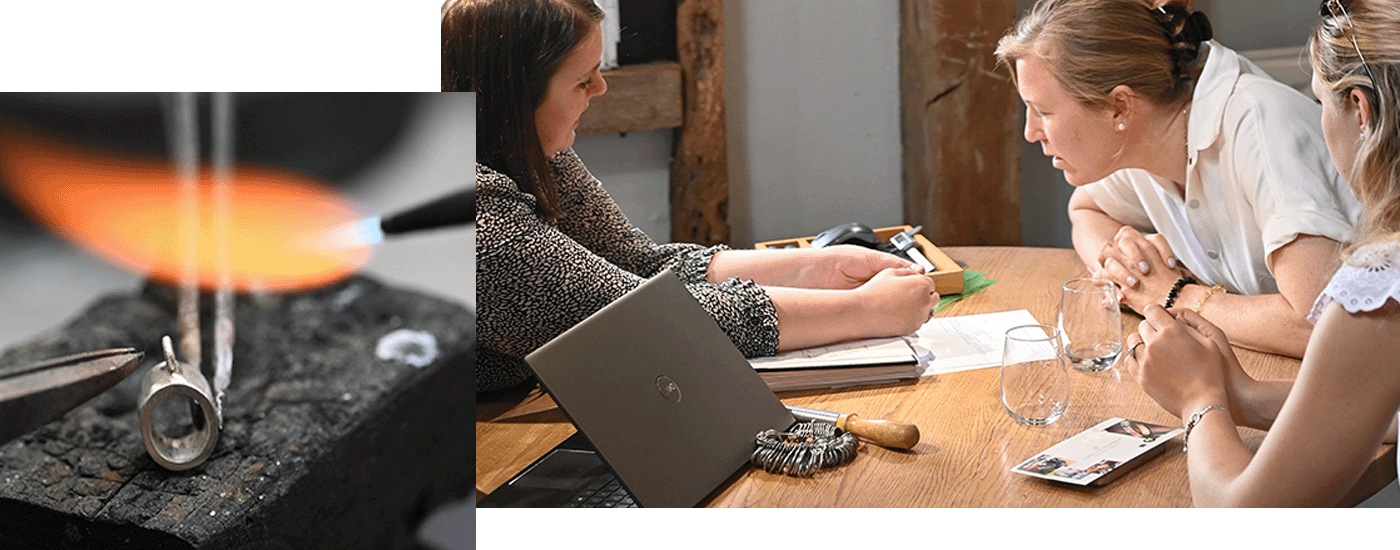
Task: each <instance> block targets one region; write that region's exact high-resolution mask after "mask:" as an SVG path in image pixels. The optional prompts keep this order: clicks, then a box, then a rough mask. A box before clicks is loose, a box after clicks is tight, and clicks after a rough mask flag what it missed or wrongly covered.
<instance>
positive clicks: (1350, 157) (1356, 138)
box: [1124, 0, 1400, 507]
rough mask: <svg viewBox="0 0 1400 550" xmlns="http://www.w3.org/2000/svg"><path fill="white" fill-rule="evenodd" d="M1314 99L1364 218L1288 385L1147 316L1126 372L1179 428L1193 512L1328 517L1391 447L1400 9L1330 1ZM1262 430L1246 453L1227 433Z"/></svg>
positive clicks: (1162, 313) (1190, 316)
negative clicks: (1261, 510)
mask: <svg viewBox="0 0 1400 550" xmlns="http://www.w3.org/2000/svg"><path fill="white" fill-rule="evenodd" d="M1321 12H1322V23H1321V24H1320V25H1318V27H1317V30H1316V31H1314V33H1313V35H1312V39H1311V40H1310V42H1309V47H1310V49H1311V56H1312V67H1313V83H1312V89H1313V93H1314V95H1316V96H1317V97H1318V98H1319V99H1320V100H1321V101H1322V113H1321V120H1322V128H1323V133H1324V134H1325V135H1326V137H1327V148H1328V150H1330V151H1331V154H1332V158H1333V160H1334V162H1335V163H1336V167H1337V169H1338V170H1339V171H1341V172H1342V173H1343V174H1344V175H1346V176H1347V179H1348V181H1350V182H1351V188H1352V189H1353V190H1354V191H1356V196H1358V197H1360V198H1361V201H1362V204H1363V205H1364V206H1365V216H1364V217H1363V221H1362V224H1361V225H1360V227H1359V229H1358V232H1357V238H1356V241H1355V242H1354V243H1353V244H1351V245H1350V246H1349V247H1348V249H1347V252H1346V253H1345V257H1346V259H1345V262H1344V264H1343V265H1342V267H1341V268H1340V269H1338V270H1337V272H1336V273H1335V274H1334V275H1333V276H1332V279H1331V281H1330V282H1329V283H1328V284H1327V285H1326V287H1325V288H1324V289H1323V291H1322V293H1321V295H1319V296H1318V298H1317V301H1316V302H1315V303H1314V304H1313V307H1312V313H1311V314H1310V315H1309V320H1311V321H1312V322H1314V323H1316V328H1315V329H1313V331H1312V338H1311V339H1310V340H1309V341H1308V343H1307V354H1306V355H1304V356H1303V364H1302V366H1301V367H1300V368H1299V370H1298V376H1297V378H1296V379H1295V380H1255V379H1253V378H1252V377H1250V376H1249V374H1248V373H1246V372H1245V371H1244V370H1243V369H1241V368H1240V363H1239V360H1238V359H1236V358H1235V354H1234V351H1233V350H1232V349H1231V348H1230V345H1229V344H1228V343H1227V342H1226V340H1225V336H1224V334H1222V333H1221V331H1220V329H1219V328H1217V327H1216V326H1215V325H1214V324H1212V323H1211V322H1209V321H1206V320H1205V319H1203V318H1201V316H1200V315H1197V314H1195V313H1193V312H1190V311H1179V312H1177V313H1176V315H1173V314H1172V313H1169V312H1167V311H1166V310H1164V309H1162V308H1161V307H1160V306H1150V307H1148V309H1147V311H1146V312H1145V313H1146V316H1147V318H1146V320H1144V321H1143V322H1142V323H1141V324H1140V325H1139V326H1138V331H1137V334H1134V335H1131V336H1130V337H1129V338H1128V342H1127V344H1128V345H1129V346H1130V348H1129V352H1128V354H1127V356H1126V357H1125V359H1124V364H1125V365H1126V366H1127V368H1128V370H1129V371H1130V372H1132V374H1133V376H1134V377H1136V378H1137V380H1138V383H1140V384H1141V385H1142V388H1143V389H1144V390H1146V391H1147V393H1148V394H1149V395H1151V396H1152V398H1153V399H1155V400H1156V401H1157V403H1158V404H1160V405H1161V406H1162V408H1164V409H1166V410H1167V411H1169V412H1171V413H1172V414H1174V415H1176V416H1177V417H1179V418H1181V420H1182V423H1183V424H1184V425H1185V426H1186V440H1185V442H1184V443H1185V445H1184V446H1185V447H1186V448H1187V449H1188V453H1189V456H1188V458H1187V465H1188V469H1189V473H1190V481H1191V494H1192V496H1193V498H1194V499H1195V503H1196V505H1197V506H1254V507H1276V506H1334V505H1336V504H1338V502H1339V501H1340V500H1341V499H1342V498H1343V497H1344V496H1345V495H1346V494H1347V492H1348V491H1349V490H1351V488H1352V486H1353V485H1355V484H1356V482H1357V480H1359V479H1360V478H1361V476H1362V474H1363V473H1364V472H1365V471H1366V469H1367V467H1368V466H1369V465H1370V464H1371V461H1372V459H1373V458H1375V456H1376V453H1377V451H1378V450H1379V448H1380V445H1381V443H1382V442H1390V443H1394V442H1395V437H1396V419H1397V411H1400V367H1397V365H1396V361H1395V358H1396V357H1400V122H1397V121H1400V105H1397V103H1396V97H1397V94H1400V1H1397V0H1325V1H1324V2H1322V6H1321ZM1236 425H1239V426H1249V427H1252V428H1256V429H1261V430H1268V434H1266V435H1265V437H1264V441H1263V443H1261V444H1260V445H1259V450H1258V451H1257V452H1253V453H1251V452H1250V450H1249V448H1248V447H1246V446H1245V445H1244V443H1243V442H1242V441H1241V440H1240V434H1239V431H1238V430H1237V429H1236V428H1235V427H1236Z"/></svg>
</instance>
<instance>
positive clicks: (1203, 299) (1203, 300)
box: [1191, 285, 1225, 313]
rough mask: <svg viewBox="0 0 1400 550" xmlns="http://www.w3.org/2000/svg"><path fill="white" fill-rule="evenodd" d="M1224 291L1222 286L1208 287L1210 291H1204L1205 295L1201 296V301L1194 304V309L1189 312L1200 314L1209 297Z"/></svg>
mask: <svg viewBox="0 0 1400 550" xmlns="http://www.w3.org/2000/svg"><path fill="white" fill-rule="evenodd" d="M1224 290H1225V287H1224V286H1221V285H1215V286H1213V287H1210V290H1207V291H1206V295H1205V296H1201V301H1199V302H1196V307H1195V308H1193V309H1192V310H1191V311H1194V312H1196V313H1200V312H1201V306H1204V305H1206V300H1208V299H1210V297H1211V296H1212V295H1214V294H1215V293H1217V292H1222V291H1224Z"/></svg>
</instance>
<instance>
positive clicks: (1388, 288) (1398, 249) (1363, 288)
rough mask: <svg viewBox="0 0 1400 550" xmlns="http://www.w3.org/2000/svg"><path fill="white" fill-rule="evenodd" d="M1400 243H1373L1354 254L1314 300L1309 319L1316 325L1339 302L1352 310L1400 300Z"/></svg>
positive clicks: (1346, 308) (1372, 307)
mask: <svg viewBox="0 0 1400 550" xmlns="http://www.w3.org/2000/svg"><path fill="white" fill-rule="evenodd" d="M1397 260H1400V242H1396V241H1382V242H1378V243H1372V244H1368V245H1365V246H1362V247H1361V248H1358V249H1357V250H1356V252H1354V253H1352V255H1351V257H1350V258H1347V261H1346V263H1345V264H1343V265H1342V267H1341V269H1338V270H1337V273H1336V274H1335V275H1333V276H1332V280H1331V282H1328V283H1327V288H1324V289H1322V294H1319V295H1318V297H1317V301H1315V302H1313V307H1312V311H1311V312H1309V313H1308V321H1309V322H1311V323H1313V324H1316V323H1317V320H1318V319H1319V318H1321V316H1322V310H1323V309H1324V308H1326V307H1327V305H1328V304H1331V303H1332V302H1337V304H1338V305H1340V306H1342V308H1343V309H1345V310H1347V312H1348V313H1356V312H1358V311H1374V310H1376V309H1378V308H1380V307H1381V306H1383V305H1385V302H1386V300H1389V299H1394V300H1396V301H1397V302H1400V262H1398V261H1397Z"/></svg>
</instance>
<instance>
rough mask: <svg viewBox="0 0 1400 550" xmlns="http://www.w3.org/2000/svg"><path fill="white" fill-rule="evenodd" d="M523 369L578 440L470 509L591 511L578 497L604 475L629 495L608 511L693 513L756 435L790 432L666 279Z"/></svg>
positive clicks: (739, 360)
mask: <svg viewBox="0 0 1400 550" xmlns="http://www.w3.org/2000/svg"><path fill="white" fill-rule="evenodd" d="M525 360H526V362H527V363H529V364H530V367H531V368H532V369H534V371H535V374H536V375H537V376H538V377H539V380H540V383H541V384H542V385H543V386H544V388H545V389H546V390H548V391H549V393H550V394H551V395H552V396H553V397H554V401H555V402H556V403H558V405H559V408H560V409H561V410H563V411H564V414H565V415H566V416H568V418H569V420H570V421H572V422H573V423H574V425H575V426H576V427H578V429H579V432H580V433H579V434H578V435H577V436H576V437H574V438H570V440H569V441H566V442H565V443H564V444H561V445H560V447H557V448H555V449H554V450H552V451H550V453H548V454H546V455H545V456H544V457H542V458H541V459H540V460H538V461H536V462H535V463H534V464H531V465H530V466H529V467H527V468H526V469H525V470H524V471H522V472H521V473H520V474H517V475H516V476H515V477H514V478H512V479H511V480H510V481H509V482H507V483H506V484H505V485H502V486H501V487H500V488H498V489H497V490H496V491H494V492H492V493H491V494H490V495H488V496H487V497H486V498H484V499H482V500H481V501H480V502H478V505H479V506H570V505H583V504H594V503H592V502H587V501H583V500H580V497H581V495H580V494H579V493H580V491H585V490H589V489H593V488H596V487H599V486H600V485H601V484H603V483H605V480H606V479H607V478H609V477H611V476H613V475H615V477H616V482H615V483H616V484H617V485H619V486H620V487H619V488H620V489H625V493H630V495H629V496H625V497H621V498H618V497H616V496H613V497H609V498H613V499H617V500H616V501H615V502H622V503H624V504H625V503H628V502H634V503H636V504H638V505H641V506H647V507H688V506H695V505H696V504H698V503H700V502H701V501H702V500H704V498H705V497H706V496H708V495H709V494H710V493H711V492H713V491H714V490H715V489H716V488H718V487H719V486H720V485H721V484H723V483H724V482H725V481H726V480H727V479H728V478H729V477H730V476H732V475H734V473H735V472H736V471H738V470H739V469H740V468H742V467H744V465H745V464H746V463H747V462H748V460H749V456H750V455H751V454H752V453H753V450H754V448H755V444H754V436H755V435H756V434H758V432H760V431H763V430H767V429H769V428H774V429H779V430H782V429H786V428H787V427H788V426H790V425H791V424H792V423H793V422H794V420H793V417H792V414H791V413H789V412H788V410H787V408H786V407H784V406H783V404H782V402H780V401H778V398H777V397H776V396H775V395H773V391H772V390H770V389H769V388H768V386H767V384H765V383H764V382H763V380H762V379H761V378H759V376H758V374H757V373H756V372H755V371H754V369H753V367H752V366H750V365H749V362H748V361H747V360H745V359H744V356H743V355H742V354H740V353H739V350H738V349H736V348H735V347H734V344H733V343H732V342H730V340H729V337H728V336H726V335H725V334H724V332H723V331H721V330H720V328H719V325H718V324H717V323H716V322H715V320H714V319H713V318H712V317H710V315H709V314H708V313H707V312H705V310H704V309H703V308H702V307H701V306H700V304H699V303H698V302H696V300H695V298H694V297H693V296H691V295H690V292H689V291H687V290H686V289H685V286H684V285H683V284H682V283H681V281H680V279H679V278H678V277H677V276H676V275H675V274H674V273H672V272H671V271H669V270H667V271H663V272H661V273H660V274H659V275H657V276H655V277H653V278H652V279H650V280H648V281H646V282H644V283H642V285H641V286H638V287H637V288H636V289H634V290H632V291H631V292H629V293H627V294H626V295H625V296H623V297H622V298H620V299H618V300H617V301H615V302H613V303H611V304H609V305H607V306H606V307H604V308H603V309H601V310H599V311H598V312H597V313H594V314H593V315H592V316H590V317H588V318H587V319H585V320H584V321H583V322H581V323H579V324H578V325H576V326H574V327H573V328H571V329H569V330H568V331H566V332H564V333H563V334H561V335H559V336H558V337H557V338H555V339H553V340H551V341H549V342H548V343H546V344H545V345H544V346H541V347H540V348H539V349H538V350H535V352H534V353H531V354H530V355H529V356H527V357H526V358H525ZM585 438H586V440H585ZM588 443H591V447H592V448H593V449H596V454H593V453H592V452H591V451H590V450H589V449H588V447H589V446H590V445H588ZM586 492H593V491H586ZM590 498H596V495H594V496H593V497H590ZM615 502H606V501H605V502H603V504H615Z"/></svg>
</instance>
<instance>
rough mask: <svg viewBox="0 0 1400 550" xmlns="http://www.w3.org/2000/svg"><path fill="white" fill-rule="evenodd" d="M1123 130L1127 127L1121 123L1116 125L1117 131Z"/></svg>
mask: <svg viewBox="0 0 1400 550" xmlns="http://www.w3.org/2000/svg"><path fill="white" fill-rule="evenodd" d="M1124 128H1127V126H1126V125H1124V124H1123V123H1122V122H1119V123H1118V130H1119V131H1122V130H1123V129H1124Z"/></svg>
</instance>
